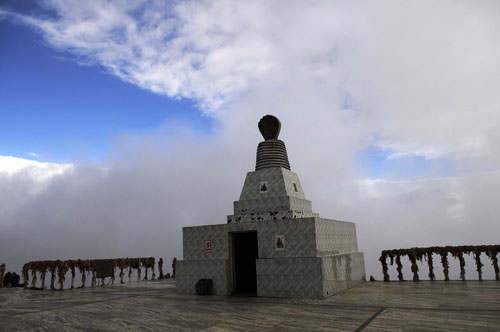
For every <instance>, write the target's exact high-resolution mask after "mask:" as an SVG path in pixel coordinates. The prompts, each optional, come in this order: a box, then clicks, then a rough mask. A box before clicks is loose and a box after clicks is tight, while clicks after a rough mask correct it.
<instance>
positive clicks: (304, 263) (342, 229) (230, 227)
mask: <svg viewBox="0 0 500 332" xmlns="http://www.w3.org/2000/svg"><path fill="white" fill-rule="evenodd" d="M245 232H256V233H257V235H256V239H257V247H258V256H257V259H256V278H257V294H256V295H257V296H267V297H293V298H323V297H327V296H330V295H333V294H335V293H336V292H339V291H342V290H345V289H347V288H349V287H352V286H354V285H356V284H358V283H360V282H363V281H364V280H365V271H364V262H363V254H362V253H360V252H358V246H357V240H356V227H355V224H354V223H352V222H344V221H337V220H329V219H324V218H319V217H309V218H296V219H283V220H267V221H262V222H245V223H234V224H221V225H206V226H194V227H185V228H183V244H184V246H183V252H184V260H182V261H178V262H177V272H176V273H177V274H176V276H177V286H176V288H177V291H178V292H180V293H187V294H194V293H195V284H196V282H197V281H198V280H200V279H212V282H213V294H214V295H230V294H232V293H233V292H234V291H235V281H234V280H235V275H234V273H235V272H234V255H235V254H234V252H233V251H234V250H233V245H234V244H233V235H234V234H237V233H245Z"/></svg>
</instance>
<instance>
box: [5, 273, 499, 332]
mask: <svg viewBox="0 0 500 332" xmlns="http://www.w3.org/2000/svg"><path fill="white" fill-rule="evenodd" d="M174 287H175V285H174V282H173V281H171V280H167V281H143V282H132V283H129V284H126V285H115V286H105V287H103V288H94V289H92V288H86V289H75V290H65V291H49V290H44V291H40V290H24V289H22V288H17V289H0V331H206V332H208V331H210V332H227V331H366V332H368V331H500V282H499V281H482V282H479V281H467V282H462V281H449V282H445V281H434V282H430V281H421V282H417V283H415V282H387V283H384V282H367V283H364V284H361V285H359V286H357V287H354V288H351V289H349V290H347V291H344V292H342V293H339V294H337V295H335V296H332V297H329V298H327V299H324V300H292V299H276V298H260V297H259V298H258V297H251V298H247V297H219V296H210V297H208V296H192V295H180V294H176V293H175V289H174Z"/></svg>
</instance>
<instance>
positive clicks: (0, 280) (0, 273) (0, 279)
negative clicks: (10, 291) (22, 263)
mask: <svg viewBox="0 0 500 332" xmlns="http://www.w3.org/2000/svg"><path fill="white" fill-rule="evenodd" d="M4 273H5V264H0V288H2V287H3V275H4Z"/></svg>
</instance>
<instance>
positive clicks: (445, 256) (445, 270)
mask: <svg viewBox="0 0 500 332" xmlns="http://www.w3.org/2000/svg"><path fill="white" fill-rule="evenodd" d="M439 254H440V255H441V264H442V265H443V274H444V280H445V281H449V280H450V277H449V268H450V266H449V264H448V250H447V249H441V251H440V253H439Z"/></svg>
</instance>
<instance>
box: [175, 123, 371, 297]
mask: <svg viewBox="0 0 500 332" xmlns="http://www.w3.org/2000/svg"><path fill="white" fill-rule="evenodd" d="M258 126H259V130H260V132H261V133H262V136H263V137H264V141H263V142H260V143H259V145H258V147H257V162H256V166H255V171H253V172H248V173H247V175H246V179H245V183H244V185H243V189H242V191H241V195H240V198H239V200H238V201H235V202H234V214H233V215H229V216H227V223H226V224H219V225H205V226H194V227H184V228H183V255H184V257H183V260H181V261H177V266H176V288H177V291H178V292H180V293H188V294H194V293H195V285H196V283H197V282H198V281H199V280H200V279H211V280H212V285H213V294H215V295H231V294H235V293H241V294H248V295H257V296H267V297H289V298H324V297H327V296H330V295H333V294H335V293H337V292H339V291H342V290H344V289H347V288H349V287H352V286H354V285H356V284H357V283H360V282H363V281H364V280H365V268H364V259H363V253H361V252H359V251H358V245H357V239H356V226H355V224H354V223H352V222H345V221H337V220H329V219H324V218H320V217H319V215H318V214H316V213H313V212H312V205H311V201H309V200H307V199H306V197H305V195H304V192H303V191H302V186H301V185H300V181H299V178H298V176H297V174H296V173H294V172H292V171H291V169H290V163H289V161H288V156H287V151H286V147H285V143H284V142H283V141H281V140H279V139H278V135H279V132H280V129H281V123H280V121H279V120H278V119H277V118H276V117H274V116H272V115H266V116H264V117H263V118H262V119H261V120H260V121H259V124H258Z"/></svg>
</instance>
